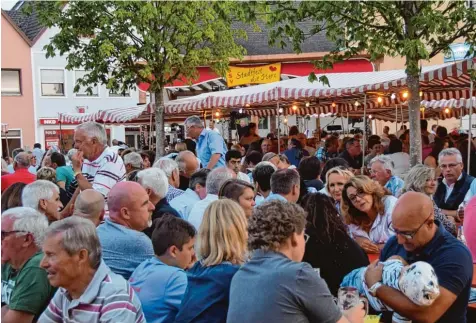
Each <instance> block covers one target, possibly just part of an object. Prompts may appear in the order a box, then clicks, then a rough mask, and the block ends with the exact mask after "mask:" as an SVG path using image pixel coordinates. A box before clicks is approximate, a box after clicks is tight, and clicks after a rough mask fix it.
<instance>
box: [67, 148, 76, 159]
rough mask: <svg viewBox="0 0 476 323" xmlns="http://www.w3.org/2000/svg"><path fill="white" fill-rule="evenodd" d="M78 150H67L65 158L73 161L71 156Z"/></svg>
mask: <svg viewBox="0 0 476 323" xmlns="http://www.w3.org/2000/svg"><path fill="white" fill-rule="evenodd" d="M77 151H78V150H77V149H76V148H71V149H70V150H68V154H66V157H68V159H69V160H73V155H74V154H76V152H77Z"/></svg>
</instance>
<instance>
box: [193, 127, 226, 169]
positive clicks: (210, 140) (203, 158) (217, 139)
mask: <svg viewBox="0 0 476 323" xmlns="http://www.w3.org/2000/svg"><path fill="white" fill-rule="evenodd" d="M226 152H227V149H226V145H225V141H224V140H223V137H222V136H220V135H219V134H218V133H216V132H215V131H213V130H209V129H203V131H202V133H201V134H200V136H199V137H198V140H197V156H198V158H199V159H200V162H201V163H202V166H203V167H204V168H206V167H207V166H208V163H209V162H210V158H211V157H212V155H214V154H220V159H219V160H218V162H217V163H216V164H215V167H214V168H217V167H225V166H226V162H225V154H226Z"/></svg>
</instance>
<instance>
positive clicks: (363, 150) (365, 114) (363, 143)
mask: <svg viewBox="0 0 476 323" xmlns="http://www.w3.org/2000/svg"><path fill="white" fill-rule="evenodd" d="M366 138H367V93H366V94H364V135H363V137H362V169H361V174H364V167H365V166H364V164H365V162H364V161H365V140H366Z"/></svg>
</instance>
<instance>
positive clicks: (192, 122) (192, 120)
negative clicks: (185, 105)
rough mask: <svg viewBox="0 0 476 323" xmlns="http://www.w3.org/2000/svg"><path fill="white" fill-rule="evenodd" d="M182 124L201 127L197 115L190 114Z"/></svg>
mask: <svg viewBox="0 0 476 323" xmlns="http://www.w3.org/2000/svg"><path fill="white" fill-rule="evenodd" d="M183 124H184V125H185V127H190V126H195V127H201V128H203V123H202V120H201V119H200V117H199V116H190V117H188V118H187V119H185V122H184V123H183Z"/></svg>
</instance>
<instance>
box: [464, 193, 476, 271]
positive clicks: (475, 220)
mask: <svg viewBox="0 0 476 323" xmlns="http://www.w3.org/2000/svg"><path fill="white" fill-rule="evenodd" d="M463 233H464V237H465V238H466V244H467V246H468V249H469V251H471V255H472V256H473V264H474V263H476V197H473V198H472V199H471V200H469V202H468V205H467V206H466V208H465V209H464V220H463Z"/></svg>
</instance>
